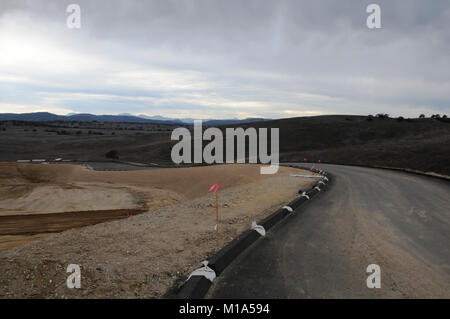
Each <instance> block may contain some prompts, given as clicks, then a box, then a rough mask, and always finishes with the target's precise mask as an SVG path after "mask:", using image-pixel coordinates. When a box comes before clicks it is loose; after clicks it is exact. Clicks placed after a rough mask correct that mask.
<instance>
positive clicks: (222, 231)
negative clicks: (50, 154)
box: [0, 165, 314, 298]
mask: <svg viewBox="0 0 450 319" xmlns="http://www.w3.org/2000/svg"><path fill="white" fill-rule="evenodd" d="M95 173H99V174H93V172H89V171H86V170H80V171H79V172H77V174H76V175H75V177H73V180H79V181H81V180H82V181H84V182H87V183H97V182H98V181H100V180H101V181H102V182H106V179H108V181H109V182H111V183H116V182H117V183H118V182H120V183H124V184H125V183H133V186H135V187H144V186H145V187H150V185H151V187H153V188H154V189H158V188H162V187H165V188H166V190H168V191H169V192H171V193H174V194H177V195H178V196H179V197H178V199H177V201H176V202H174V203H173V204H171V205H166V206H163V207H160V208H157V209H152V210H151V211H149V212H147V213H143V214H140V215H137V216H133V217H129V218H126V219H121V220H116V221H112V222H107V223H101V224H97V225H94V226H88V227H83V228H74V229H70V230H67V231H64V232H62V233H59V234H56V235H53V236H49V237H45V238H42V239H39V240H37V241H33V242H30V243H28V244H25V245H23V246H20V247H16V248H13V249H9V250H5V251H1V252H0V268H1V269H2V273H1V274H0V287H1V288H0V298H5V297H7V298H9V297H19V298H24V297H25V298H29V297H49V298H64V297H68V298H86V297H87V298H99V297H105V298H117V297H124V298H134V297H142V298H155V297H156V298H158V297H161V296H163V295H164V294H165V293H166V292H167V289H168V288H169V287H171V286H172V285H173V284H174V282H175V280H176V279H177V278H180V277H185V276H187V275H188V274H189V273H190V272H191V271H193V270H194V269H195V268H197V267H198V266H199V264H200V262H201V261H202V260H205V259H207V258H208V256H210V255H212V254H213V253H214V252H215V251H216V247H215V245H216V241H215V231H214V225H215V224H216V222H215V209H214V208H213V206H214V195H213V194H212V193H208V192H207V190H208V189H209V187H210V186H211V185H212V184H214V183H218V184H219V185H220V190H219V210H220V222H219V235H220V247H222V246H224V245H225V244H226V243H228V242H229V241H231V240H232V239H233V238H235V237H236V236H237V235H239V234H240V233H241V232H242V231H244V230H245V229H248V228H249V227H250V225H251V222H252V221H254V220H256V221H258V220H261V219H262V218H264V217H265V216H267V215H268V214H270V213H272V212H274V211H275V210H276V209H278V208H279V207H280V206H282V205H284V204H286V203H288V202H289V201H290V200H291V199H293V198H294V197H295V196H296V195H297V192H298V190H299V189H306V188H308V187H310V186H311V185H312V183H314V180H313V179H311V178H310V179H307V178H301V177H292V176H291V174H302V171H301V170H297V169H293V168H287V167H282V168H280V170H279V172H278V173H277V174H275V175H260V174H259V166H258V165H223V166H213V167H198V168H189V169H184V168H183V169H181V168H180V169H173V170H167V171H166V172H164V171H163V170H158V171H139V172H136V174H135V175H133V174H134V172H95ZM130 173H131V176H132V177H130V176H128V175H127V174H130ZM303 173H306V172H303ZM308 173H309V172H308ZM308 173H307V174H308ZM140 174H143V176H145V177H143V176H141V175H140ZM100 176H102V177H100ZM151 178H153V179H151ZM150 179H151V181H150ZM111 185H116V184H111ZM159 190H160V191H162V189H159ZM150 195H152V194H150ZM155 199H156V198H155ZM55 215H56V214H55ZM69 264H79V265H80V267H81V271H82V288H81V289H75V290H71V289H68V288H67V286H66V279H67V276H68V274H67V273H66V268H67V266H68V265H69Z"/></svg>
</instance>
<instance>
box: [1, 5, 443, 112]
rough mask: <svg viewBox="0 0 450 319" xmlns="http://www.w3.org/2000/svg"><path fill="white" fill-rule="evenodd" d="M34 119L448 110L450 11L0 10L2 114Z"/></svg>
mask: <svg viewBox="0 0 450 319" xmlns="http://www.w3.org/2000/svg"><path fill="white" fill-rule="evenodd" d="M71 3H77V4H79V5H80V7H81V28H80V29H69V28H68V27H67V25H66V19H67V17H68V16H69V13H67V12H66V8H67V6H68V5H69V4H71ZM370 3H377V4H379V5H380V7H381V25H382V28H381V29H368V28H367V26H366V19H367V17H368V15H369V14H368V13H366V7H367V5H368V4H370ZM38 111H48V112H53V113H57V114H67V113H71V112H76V113H93V114H120V113H131V114H146V115H162V116H167V117H179V118H180V117H194V118H246V117H268V118H284V117H293V116H309V115H321V114H362V115H367V114H376V113H379V112H383V113H389V114H391V115H392V116H399V115H403V116H408V117H416V116H418V115H419V114H421V113H424V114H426V115H430V114H434V113H440V114H444V113H447V114H448V113H450V1H448V0H442V1H439V0H433V1H422V0H420V1H406V0H402V1H392V0H389V1H356V0H355V1H342V0H340V1H324V0H309V1H299V0H294V1H281V0H277V1H275V0H273V1H264V0H254V1H253V0H239V1H232V0H201V1H199V0H176V1H172V0H154V1H143V0H142V1H132V0H123V1H112V0H107V1H106V0H105V1H100V0H88V1H80V0H71V1H62V0H54V1H43V0H42V1H41V0H29V1H25V0H0V113H12V112H14V113H24V112H38Z"/></svg>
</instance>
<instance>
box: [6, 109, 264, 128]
mask: <svg viewBox="0 0 450 319" xmlns="http://www.w3.org/2000/svg"><path fill="white" fill-rule="evenodd" d="M12 120H15V121H34V122H50V121H77V122H94V121H97V122H122V123H151V124H192V123H193V122H194V120H195V119H193V118H182V119H176V118H169V117H163V116H159V115H154V116H147V115H143V114H141V115H138V116H136V115H133V114H128V113H123V114H119V115H94V114H88V113H69V114H67V115H57V114H53V113H48V112H37V113H20V114H17V113H0V121H12ZM268 120H270V119H264V118H246V119H243V120H239V119H225V120H217V119H210V120H203V124H204V125H227V124H239V123H249V122H260V121H268Z"/></svg>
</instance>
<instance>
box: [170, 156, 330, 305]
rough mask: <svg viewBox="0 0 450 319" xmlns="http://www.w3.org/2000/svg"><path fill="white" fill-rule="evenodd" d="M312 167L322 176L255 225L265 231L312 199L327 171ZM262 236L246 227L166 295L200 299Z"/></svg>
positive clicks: (326, 179) (322, 186)
mask: <svg viewBox="0 0 450 319" xmlns="http://www.w3.org/2000/svg"><path fill="white" fill-rule="evenodd" d="M287 166H289V167H292V168H299V169H306V170H308V168H306V167H301V166H299V165H295V164H291V165H287ZM311 171H313V172H315V173H318V174H321V175H322V176H323V177H322V178H321V179H320V181H318V182H317V183H315V184H314V185H313V186H312V187H311V188H310V189H309V190H308V191H306V192H301V190H299V193H300V192H301V194H300V196H299V197H297V198H295V199H294V200H292V201H291V202H290V203H288V204H287V205H285V206H283V207H282V208H280V209H278V210H277V211H275V212H274V213H272V214H270V215H269V216H267V217H266V218H264V219H263V220H261V221H260V222H259V223H257V227H260V226H262V229H263V230H264V232H266V231H268V230H269V229H270V228H272V227H273V226H275V225H276V224H278V223H279V222H280V221H282V220H283V219H284V218H285V217H286V216H288V215H289V214H292V213H293V212H295V211H296V210H297V209H298V208H299V207H300V206H301V205H302V204H303V203H304V202H306V201H308V200H310V199H312V198H313V197H314V196H316V195H317V194H319V193H320V192H321V191H323V190H324V189H325V188H326V187H327V186H328V185H329V182H330V180H329V175H328V174H327V173H326V172H325V171H323V170H318V169H312V170H311ZM259 229H261V228H259ZM262 236H264V235H261V234H260V233H259V232H258V231H257V230H255V229H248V230H246V231H244V232H243V233H241V234H240V235H239V236H237V237H236V238H235V239H233V240H232V241H231V242H230V243H228V244H227V245H226V246H225V247H223V248H222V249H220V250H219V251H218V252H217V253H215V254H214V255H213V256H211V257H210V258H209V259H208V261H207V262H206V263H204V267H202V268H199V269H197V270H196V271H194V272H193V273H192V274H191V276H189V278H188V280H186V281H185V282H184V284H183V285H182V286H181V288H179V289H178V291H177V292H176V293H173V290H174V288H172V289H169V290H168V292H167V293H166V296H167V294H168V293H169V291H170V290H172V294H173V295H175V297H174V298H175V299H202V298H203V297H204V296H205V295H206V293H207V292H208V290H209V288H210V287H211V285H212V282H213V280H214V279H215V278H216V277H218V276H220V274H221V273H222V272H223V271H224V270H225V268H226V267H227V266H228V265H230V264H231V263H232V262H233V261H234V260H235V259H236V257H238V256H239V255H240V254H241V253H242V252H243V251H244V250H245V249H247V248H248V247H249V246H250V245H252V244H253V243H254V242H256V241H257V240H258V239H259V238H260V237H262ZM211 274H212V279H211V278H210V279H208V278H207V277H210V276H211Z"/></svg>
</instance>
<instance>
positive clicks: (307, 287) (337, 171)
mask: <svg viewBox="0 0 450 319" xmlns="http://www.w3.org/2000/svg"><path fill="white" fill-rule="evenodd" d="M316 166H317V168H319V169H324V170H326V171H328V172H329V173H331V174H332V177H333V180H332V182H331V185H330V187H329V188H328V189H327V190H326V191H324V192H323V193H321V194H320V195H319V196H317V197H315V198H314V199H313V200H312V201H310V202H307V203H306V204H305V205H303V206H301V207H300V208H299V209H298V211H297V212H295V213H294V214H293V215H290V216H288V217H287V218H286V219H285V220H283V221H282V222H281V223H280V224H278V225H277V226H275V227H274V228H272V229H271V230H270V231H269V232H268V234H267V236H266V237H265V238H261V240H258V241H257V242H256V243H255V244H253V245H252V246H251V247H250V248H249V249H247V250H246V251H245V252H244V253H243V254H242V255H241V256H239V257H238V258H237V259H236V260H235V261H234V262H233V263H232V264H231V265H230V266H229V267H228V268H227V269H226V270H225V271H224V272H223V274H221V276H220V277H218V278H217V279H216V280H215V281H214V284H213V286H212V288H211V289H210V291H209V293H208V295H207V297H208V298H379V297H383V298H417V297H423V298H430V297H443V298H450V201H449V198H450V183H449V182H447V181H443V180H439V179H434V178H430V177H424V176H419V175H414V174H408V173H403V172H396V171H390V170H381V169H373V168H362V167H351V166H339V165H325V164H321V165H316ZM293 178H294V177H293ZM369 264H377V265H379V266H380V268H381V288H379V289H377V288H373V289H369V288H367V284H366V279H367V277H368V276H369V274H367V273H366V268H367V266H368V265H369Z"/></svg>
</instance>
